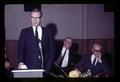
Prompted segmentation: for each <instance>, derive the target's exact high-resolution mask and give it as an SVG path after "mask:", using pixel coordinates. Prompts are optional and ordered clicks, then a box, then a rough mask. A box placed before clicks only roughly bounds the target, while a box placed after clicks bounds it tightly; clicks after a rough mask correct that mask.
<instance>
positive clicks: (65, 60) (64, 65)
mask: <svg viewBox="0 0 120 82" xmlns="http://www.w3.org/2000/svg"><path fill="white" fill-rule="evenodd" d="M65 50H66V48H65V47H63V48H62V52H61V53H62V56H63V54H64V52H65ZM68 59H69V50H68V49H67V51H66V53H65V56H64V58H63V61H62V64H61V67H67V66H68Z"/></svg>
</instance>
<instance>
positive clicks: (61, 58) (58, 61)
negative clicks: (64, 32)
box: [57, 49, 67, 66]
mask: <svg viewBox="0 0 120 82" xmlns="http://www.w3.org/2000/svg"><path fill="white" fill-rule="evenodd" d="M66 51H67V49H65V52H64V54H63V56H62V54H61V55H60V57H59V59H58V60H57V64H58V65H59V66H61V64H62V61H63V58H64V56H65V54H66Z"/></svg>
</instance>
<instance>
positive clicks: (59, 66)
mask: <svg viewBox="0 0 120 82" xmlns="http://www.w3.org/2000/svg"><path fill="white" fill-rule="evenodd" d="M54 64H55V65H56V66H57V67H58V68H59V69H60V70H61V71H62V72H63V73H64V75H65V76H66V77H67V78H68V75H67V74H66V72H65V71H64V70H63V69H62V68H61V67H60V66H59V65H58V64H57V63H56V62H55V63H54Z"/></svg>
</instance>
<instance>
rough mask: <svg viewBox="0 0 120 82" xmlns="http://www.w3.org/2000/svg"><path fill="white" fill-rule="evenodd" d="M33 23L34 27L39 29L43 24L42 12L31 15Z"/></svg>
mask: <svg viewBox="0 0 120 82" xmlns="http://www.w3.org/2000/svg"><path fill="white" fill-rule="evenodd" d="M31 21H32V25H33V26H35V27H38V26H39V25H40V23H41V14H40V12H32V13H31Z"/></svg>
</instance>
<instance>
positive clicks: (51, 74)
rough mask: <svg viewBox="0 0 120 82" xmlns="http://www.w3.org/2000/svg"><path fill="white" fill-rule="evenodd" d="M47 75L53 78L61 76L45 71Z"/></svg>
mask: <svg viewBox="0 0 120 82" xmlns="http://www.w3.org/2000/svg"><path fill="white" fill-rule="evenodd" d="M45 73H47V74H48V75H50V76H53V77H59V76H57V75H55V74H54V73H52V72H49V71H47V70H45Z"/></svg>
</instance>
